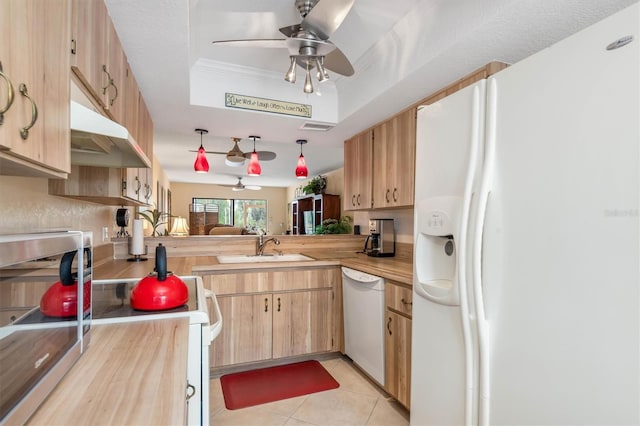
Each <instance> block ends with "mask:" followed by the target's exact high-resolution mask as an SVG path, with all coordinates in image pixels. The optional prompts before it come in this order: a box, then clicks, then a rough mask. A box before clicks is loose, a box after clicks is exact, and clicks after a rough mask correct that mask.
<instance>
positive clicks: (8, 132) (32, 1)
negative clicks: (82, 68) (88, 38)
mask: <svg viewBox="0 0 640 426" xmlns="http://www.w3.org/2000/svg"><path fill="white" fill-rule="evenodd" d="M70 19H71V3H70V0H51V1H46V2H45V1H38V0H6V1H3V2H1V3H0V26H1V27H2V37H0V65H1V67H0V68H1V72H2V75H1V76H0V111H3V113H2V114H1V115H2V119H1V120H0V174H8V175H18V176H39V177H60V178H64V177H66V175H67V173H69V168H70V164H71V160H70V158H71V153H70V131H69V124H68V123H69V68H68V64H69V60H70V59H69V50H68V46H69V21H70ZM65 64H66V66H65Z"/></svg>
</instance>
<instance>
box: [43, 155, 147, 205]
mask: <svg viewBox="0 0 640 426" xmlns="http://www.w3.org/2000/svg"><path fill="white" fill-rule="evenodd" d="M126 170H127V169H115V168H110V167H93V166H77V165H74V166H72V167H71V173H70V174H69V177H68V179H49V194H50V195H57V196H60V197H67V198H75V199H78V200H82V201H91V202H94V203H100V204H106V205H122V206H141V205H144V203H141V202H139V201H137V200H134V199H131V198H128V197H125V196H123V187H124V176H123V173H124V172H126Z"/></svg>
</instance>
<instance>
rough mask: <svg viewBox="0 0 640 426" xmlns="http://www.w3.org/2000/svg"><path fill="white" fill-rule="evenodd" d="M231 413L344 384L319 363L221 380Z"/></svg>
mask: <svg viewBox="0 0 640 426" xmlns="http://www.w3.org/2000/svg"><path fill="white" fill-rule="evenodd" d="M220 383H221V384H222V394H223V395H224V403H225V405H226V407H227V408H228V409H229V410H237V409H238V408H244V407H251V406H253V405H259V404H265V403H267V402H273V401H279V400H281V399H287V398H293V397H295V396H300V395H307V394H310V393H315V392H322V391H325V390H329V389H335V388H337V387H338V386H340V384H339V383H338V382H337V381H336V380H335V379H334V378H333V377H331V374H329V372H327V370H325V369H324V367H323V366H322V365H321V364H320V363H319V362H318V361H304V362H298V363H295V364H288V365H280V366H277V367H269V368H261V369H259V370H252V371H244V372H242V373H234V374H227V375H225V376H222V377H220Z"/></svg>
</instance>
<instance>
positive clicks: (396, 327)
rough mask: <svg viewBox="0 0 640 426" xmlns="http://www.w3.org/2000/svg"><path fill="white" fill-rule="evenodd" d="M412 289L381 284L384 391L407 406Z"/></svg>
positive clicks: (409, 384) (408, 406) (392, 283)
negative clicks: (384, 306)
mask: <svg viewBox="0 0 640 426" xmlns="http://www.w3.org/2000/svg"><path fill="white" fill-rule="evenodd" d="M412 296H413V293H412V289H411V287H409V286H406V285H404V284H400V283H397V282H395V281H390V280H387V281H386V282H385V303H386V310H385V326H386V330H385V390H386V391H387V392H389V394H390V395H392V396H393V397H394V398H396V399H397V400H398V402H400V403H401V404H402V405H404V406H405V407H407V408H410V403H411V309H412V307H413V302H412V300H413V299H412Z"/></svg>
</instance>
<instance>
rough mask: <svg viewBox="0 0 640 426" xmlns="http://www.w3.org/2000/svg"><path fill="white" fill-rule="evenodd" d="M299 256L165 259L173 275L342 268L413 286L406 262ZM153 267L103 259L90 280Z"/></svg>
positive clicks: (314, 253) (319, 253)
mask: <svg viewBox="0 0 640 426" xmlns="http://www.w3.org/2000/svg"><path fill="white" fill-rule="evenodd" d="M301 254H304V255H305V256H309V257H311V258H313V259H315V260H312V261H301V262H264V263H258V262H252V263H225V264H221V263H219V262H218V259H217V258H216V256H188V257H169V258H168V259H167V269H168V270H169V271H171V272H173V273H174V274H177V275H194V274H195V275H202V274H220V273H234V272H249V271H256V270H265V269H282V268H314V267H326V266H346V267H349V268H353V269H357V270H360V271H362V272H366V273H369V274H373V275H377V276H380V277H383V278H385V279H390V280H394V281H397V282H400V283H403V284H407V285H412V283H413V264H412V262H411V260H410V259H406V258H401V257H370V256H367V255H365V254H362V253H356V252H354V251H331V250H306V251H302V252H301ZM154 266H155V259H153V258H152V257H151V258H149V260H148V261H146V262H128V261H126V260H107V261H104V262H101V263H100V264H99V265H97V266H96V267H95V268H94V273H93V279H112V278H137V277H140V278H141V277H144V276H145V275H147V274H148V273H149V272H151V271H153V268H154Z"/></svg>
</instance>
